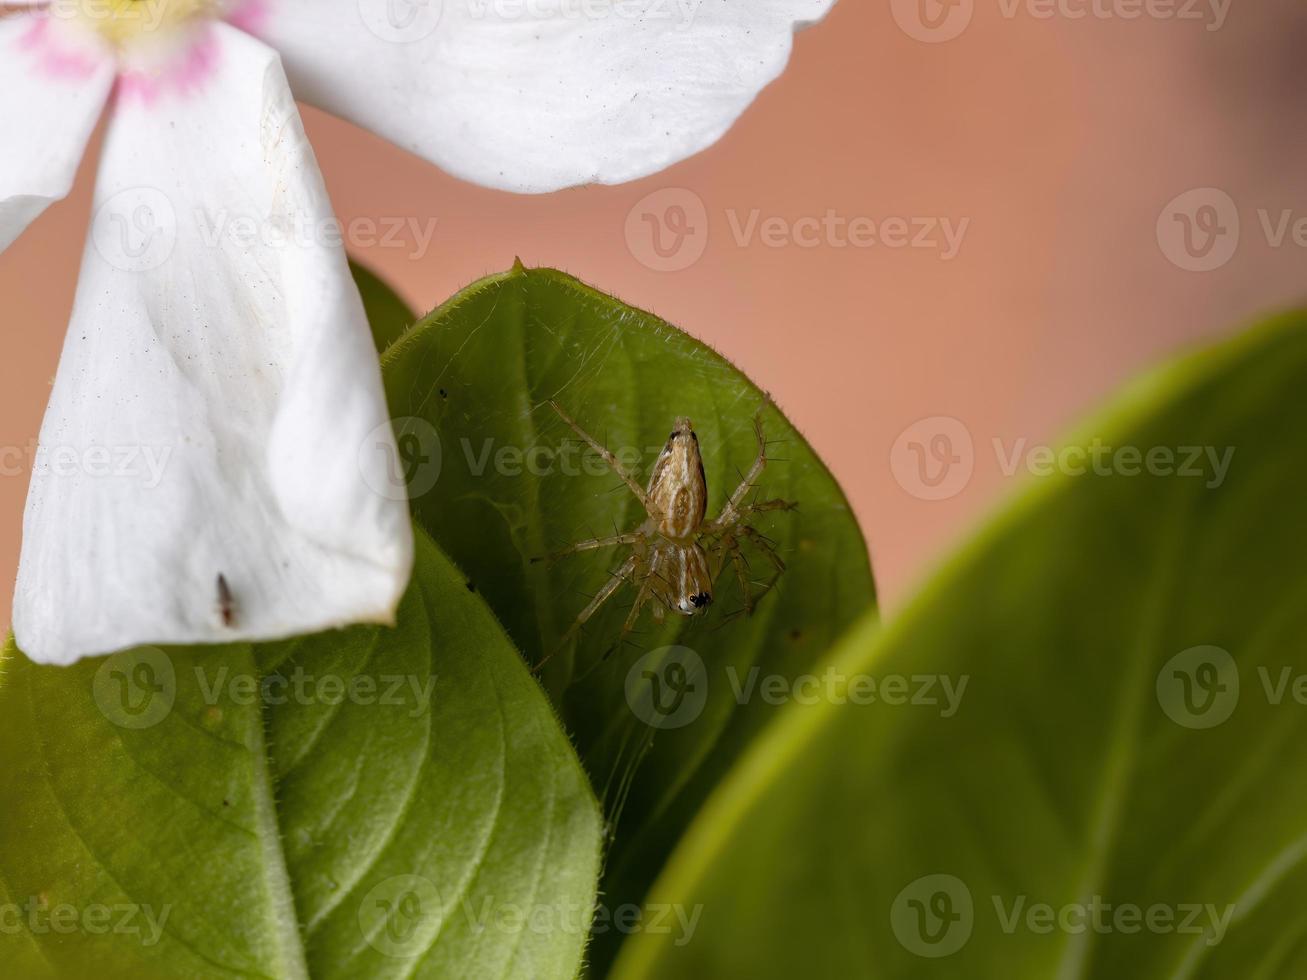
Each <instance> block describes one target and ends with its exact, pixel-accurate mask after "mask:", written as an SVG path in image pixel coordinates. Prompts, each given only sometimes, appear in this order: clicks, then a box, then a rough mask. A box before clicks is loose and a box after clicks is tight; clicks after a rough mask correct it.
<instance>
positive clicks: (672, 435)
mask: <svg viewBox="0 0 1307 980" xmlns="http://www.w3.org/2000/svg"><path fill="white" fill-rule="evenodd" d="M675 438H676V430H675V429H673V430H672V434H671V435H670V436H668V437H667V441H668V442H671V441H672V440H673V439H675Z"/></svg>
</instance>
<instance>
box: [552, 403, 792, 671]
mask: <svg viewBox="0 0 1307 980" xmlns="http://www.w3.org/2000/svg"><path fill="white" fill-rule="evenodd" d="M764 404H765V403H764ZM549 407H550V408H552V409H553V410H554V411H555V412H557V413H558V416H559V417H560V418H561V419H562V420H563V421H564V422H566V423H567V425H568V426H569V427H571V429H572V430H573V431H574V432H575V433H576V434H577V435H578V436H580V437H581V439H582V440H584V442H585V443H586V444H587V445H588V446H589V447H590V448H591V449H593V450H594V451H595V452H596V453H598V454H599V456H600V457H601V458H602V459H603V460H604V462H605V463H606V464H607V465H608V467H609V468H610V469H611V470H612V471H613V472H614V473H616V474H617V475H618V476H619V477H621V479H622V482H623V483H625V484H626V485H627V487H629V488H630V490H631V493H633V494H635V497H636V499H637V500H639V501H640V504H641V506H643V507H644V510H645V514H646V515H647V516H646V518H645V520H644V521H643V522H642V523H641V524H640V526H639V527H637V528H636V529H635V530H633V531H628V532H626V533H625V534H615V535H613V536H611V537H607V538H591V539H590V540H588V541H580V542H577V543H576V544H574V545H572V546H570V547H568V548H564V549H563V550H562V551H556V552H554V553H553V554H551V555H546V556H544V558H543V559H540V558H534V559H532V561H540V560H544V561H553V560H555V559H558V558H563V557H565V556H567V555H574V554H577V553H579V552H582V551H593V550H595V549H598V548H609V547H615V546H617V545H628V546H630V549H631V553H630V555H628V556H627V558H626V560H625V561H623V562H622V564H621V565H620V566H619V567H618V568H617V569H616V570H615V571H613V572H611V573H610V575H609V578H608V581H607V582H605V583H604V585H603V587H602V588H601V589H600V590H599V591H598V593H596V595H595V596H594V598H593V599H591V600H590V602H589V604H588V605H587V606H586V607H585V608H584V609H582V610H581V612H580V613H579V614H578V615H577V617H576V621H575V622H574V623H573V624H572V626H571V628H569V629H568V631H567V632H566V633H565V634H564V635H563V638H562V640H561V641H560V642H559V646H558V649H561V648H562V647H564V646H566V645H567V643H568V642H569V641H570V640H571V639H572V638H573V637H575V635H576V633H577V632H578V631H579V630H580V629H581V627H582V626H584V625H585V623H586V622H587V621H588V620H589V619H590V618H591V617H592V616H593V615H594V614H595V613H596V612H597V611H598V610H599V607H600V606H602V605H603V604H604V603H605V602H607V601H608V600H609V599H610V598H612V596H613V594H614V593H615V592H616V591H617V590H618V589H619V588H620V587H621V586H622V584H623V583H625V582H630V583H631V585H633V586H634V587H635V590H636V594H635V604H634V605H633V606H632V607H631V611H630V613H629V614H628V615H627V617H626V622H625V623H624V624H623V626H622V632H621V634H620V635H619V636H618V638H617V641H616V642H615V643H614V644H613V645H612V646H611V647H610V648H609V649H608V651H607V653H605V655H604V656H605V657H607V656H608V655H609V654H611V653H612V651H613V650H614V649H616V648H617V647H618V646H619V645H620V644H621V643H622V641H623V640H624V639H625V638H626V636H627V634H629V633H630V632H631V630H632V629H634V628H635V624H636V621H637V619H638V618H639V616H640V612H641V610H643V609H644V607H645V606H646V605H652V607H653V618H654V621H655V622H656V623H662V622H663V621H664V618H665V616H666V614H667V612H669V611H670V612H673V613H678V614H680V615H682V616H696V615H699V614H700V613H703V612H704V611H705V610H707V608H708V607H709V606H711V605H712V601H713V583H714V582H715V581H716V580H717V577H718V575H719V574H720V573H721V571H722V569H723V567H724V566H725V564H726V562H727V561H730V563H731V565H732V566H733V567H734V569H735V574H736V576H737V577H738V579H739V582H740V591H741V593H742V594H743V597H744V610H743V612H744V613H745V615H752V613H753V610H754V606H755V605H756V603H757V601H758V600H759V599H761V598H762V597H763V596H764V595H766V594H767V593H768V592H770V591H771V589H772V587H773V586H775V584H776V582H777V580H778V579H779V578H780V576H781V573H783V572H784V571H785V562H784V561H782V560H781V557H780V555H778V554H777V553H776V549H775V548H774V547H773V546H772V543H771V541H769V540H768V539H767V538H766V537H765V536H764V535H763V534H761V533H760V532H759V531H758V530H757V529H756V528H754V527H751V526H750V525H749V524H748V523H747V519H748V518H749V517H752V516H753V515H755V514H761V513H765V512H767V511H776V510H793V509H794V508H796V507H797V506H798V504H796V503H793V502H791V501H788V500H761V501H759V500H754V501H749V502H746V498H747V497H748V496H749V494H750V493H752V492H753V490H754V487H755V486H756V484H757V482H758V478H759V477H760V476H761V475H762V471H763V469H764V468H765V467H766V465H767V441H766V439H765V438H764V437H763V431H762V409H761V408H760V409H759V410H758V413H757V414H756V415H755V416H754V419H753V430H754V433H755V435H756V436H757V439H758V455H757V458H755V459H754V461H753V465H752V466H751V467H750V468H749V472H748V473H747V474H745V476H744V478H743V480H742V481H741V483H740V485H739V486H738V487H736V488H735V492H734V493H733V494H731V496H730V499H728V500H727V501H726V504H725V506H724V507H722V510H721V513H719V514H718V515H717V516H716V517H715V518H713V519H712V520H705V518H706V516H707V511H708V481H707V479H706V478H705V477H704V472H703V457H702V456H701V455H700V453H699V437H698V435H696V434H695V431H694V426H693V425H692V424H691V423H690V420H689V419H688V418H684V417H681V418H678V419H676V422H675V423H674V425H673V427H672V432H671V435H669V436H668V437H667V445H666V446H664V447H663V450H662V452H661V453H659V455H658V459H657V461H656V462H655V463H654V467H653V472H652V473H651V474H650V476H649V485H648V487H647V488H645V487H641V486H640V484H639V483H638V482H637V481H636V479H635V475H634V474H633V473H632V472H631V471H630V470H628V469H627V468H626V467H624V466H623V465H622V464H621V462H620V461H619V460H618V459H617V457H616V456H614V455H613V454H612V453H611V452H609V451H608V449H607V448H606V447H605V446H604V445H602V444H601V443H600V442H598V441H597V440H596V439H595V438H594V437H592V436H591V435H590V434H589V433H588V432H586V431H585V430H584V429H582V428H581V426H580V425H578V424H577V423H576V422H575V421H574V420H573V419H572V417H571V416H570V415H568V414H567V413H566V412H565V411H563V409H562V408H561V407H560V406H559V405H558V403H557V402H554V401H551V402H550V403H549ZM745 541H749V542H750V543H751V544H752V545H753V546H754V547H756V548H757V549H758V550H759V551H760V552H761V553H762V554H763V555H764V556H765V557H766V559H767V560H768V561H769V562H770V563H771V565H772V568H773V574H772V576H771V578H770V579H769V580H768V581H767V582H766V583H764V584H763V586H762V589H761V590H760V591H759V592H758V593H757V594H756V595H755V594H754V592H753V588H752V584H751V583H750V580H749V575H748V563H747V562H746V561H745V558H744V554H743V552H742V550H741V545H742V543H743V542H745ZM555 652H557V651H555ZM552 656H553V654H552V653H551V654H549V655H548V656H546V657H545V659H544V660H542V661H540V663H539V664H537V665H536V669H537V670H539V669H540V668H541V667H543V666H544V665H545V663H546V662H547V661H548V660H549V659H550V657H552Z"/></svg>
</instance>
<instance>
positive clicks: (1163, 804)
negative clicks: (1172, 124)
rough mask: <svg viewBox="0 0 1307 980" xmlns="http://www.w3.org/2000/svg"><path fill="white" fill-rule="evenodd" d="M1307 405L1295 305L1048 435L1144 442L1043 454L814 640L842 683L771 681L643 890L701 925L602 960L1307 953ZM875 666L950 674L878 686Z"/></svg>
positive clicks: (1158, 958) (670, 968)
mask: <svg viewBox="0 0 1307 980" xmlns="http://www.w3.org/2000/svg"><path fill="white" fill-rule="evenodd" d="M1305 431H1307V317H1304V316H1302V315H1298V316H1292V317H1287V318H1283V319H1280V320H1277V321H1275V322H1273V323H1271V324H1269V325H1267V326H1265V327H1262V328H1259V329H1257V330H1255V331H1253V332H1251V333H1249V334H1247V335H1245V336H1242V337H1240V338H1237V339H1235V340H1234V341H1232V342H1229V343H1226V344H1225V345H1223V346H1220V347H1217V348H1215V349H1212V350H1210V351H1206V352H1203V353H1200V354H1197V355H1195V356H1191V357H1189V358H1186V359H1184V360H1182V361H1180V362H1178V363H1177V364H1176V365H1174V366H1172V367H1170V368H1168V369H1166V370H1163V371H1161V372H1160V373H1158V374H1155V375H1152V376H1150V377H1148V378H1146V379H1145V380H1144V381H1142V382H1141V383H1139V384H1137V385H1136V386H1134V387H1133V388H1132V389H1131V390H1130V391H1129V392H1128V393H1127V394H1126V395H1125V396H1124V397H1123V398H1122V399H1121V401H1120V402H1119V403H1118V404H1117V405H1116V407H1115V408H1114V409H1113V411H1112V412H1111V413H1110V414H1109V415H1107V416H1106V417H1104V418H1102V419H1100V420H1099V421H1097V422H1095V423H1093V424H1091V425H1089V426H1087V427H1086V428H1085V429H1084V431H1083V432H1082V434H1081V435H1080V436H1079V437H1078V438H1076V439H1073V440H1072V441H1071V442H1069V443H1068V444H1067V445H1068V446H1072V447H1074V446H1079V447H1081V448H1082V449H1083V450H1085V451H1086V452H1089V451H1092V449H1093V448H1094V447H1095V446H1096V445H1097V446H1099V447H1107V452H1110V453H1115V451H1116V450H1124V449H1127V448H1129V447H1133V450H1137V451H1138V453H1137V455H1136V454H1135V452H1134V451H1133V450H1132V451H1130V452H1128V453H1126V454H1123V455H1121V456H1119V457H1118V456H1116V455H1106V454H1104V453H1103V452H1100V456H1099V458H1100V460H1107V462H1104V463H1102V464H1101V465H1100V469H1102V470H1103V471H1104V472H1101V473H1096V472H1093V471H1092V469H1091V471H1090V472H1087V473H1085V474H1083V475H1071V474H1065V473H1064V474H1063V475H1057V476H1052V477H1048V478H1041V479H1040V480H1039V481H1038V482H1037V483H1036V484H1035V485H1033V486H1031V487H1030V488H1029V489H1028V490H1027V491H1026V492H1025V493H1024V495H1023V496H1021V497H1020V498H1019V499H1018V500H1017V501H1016V502H1015V503H1014V505H1013V506H1011V507H1009V508H1008V509H1007V510H1006V511H1005V512H1004V513H1003V514H1002V515H1001V516H999V517H998V519H997V520H995V521H994V522H993V523H991V524H990V525H989V526H988V527H987V528H986V529H985V530H984V531H983V532H982V533H981V534H980V535H979V537H978V538H977V539H976V540H975V541H974V542H972V543H971V544H970V545H969V546H968V547H966V548H965V549H964V550H963V551H962V553H961V554H960V555H958V556H957V557H956V558H955V559H954V560H952V561H951V562H950V564H949V565H948V566H947V567H945V568H944V569H943V570H942V572H941V573H940V574H939V575H938V576H937V577H936V578H935V579H934V580H933V581H932V582H931V583H930V584H929V585H928V587H927V588H926V589H925V591H924V592H923V593H921V594H920V595H919V597H918V598H917V599H916V601H915V602H914V603H913V604H912V606H911V607H910V608H909V609H907V610H905V611H904V612H903V613H902V614H901V615H900V616H898V617H897V618H896V619H894V620H893V621H892V622H890V623H889V624H888V625H887V626H886V627H885V628H884V629H880V628H878V627H877V626H876V625H875V624H874V623H871V622H866V623H864V624H863V625H862V626H860V627H859V628H857V629H856V630H854V631H853V633H852V634H851V635H850V636H849V638H848V639H847V640H846V641H845V642H844V643H843V644H842V645H841V646H840V647H839V648H838V649H837V650H836V651H835V652H834V653H833V654H832V655H831V657H830V658H829V660H828V662H827V663H826V664H823V665H822V668H821V671H822V673H824V672H825V670H826V669H827V668H829V669H831V670H832V671H834V672H835V675H836V677H837V678H839V679H840V683H841V684H843V685H847V686H836V687H834V688H832V689H831V692H830V693H828V695H827V696H826V697H824V698H822V699H821V701H820V702H819V703H818V704H815V705H811V706H804V705H801V704H792V705H790V706H789V707H788V708H787V709H786V711H785V713H784V715H783V716H782V717H780V718H779V719H778V720H777V722H776V724H775V725H774V726H773V727H771V728H770V729H769V730H768V731H767V733H766V735H765V736H764V737H763V738H761V739H759V740H758V741H757V742H756V743H755V744H754V745H753V746H752V747H751V748H750V750H749V753H748V755H747V756H746V758H745V759H744V760H743V761H742V762H741V764H740V765H739V766H738V767H737V768H736V770H735V771H734V772H733V773H732V774H731V776H730V778H729V779H728V780H727V781H725V782H724V783H723V785H722V786H721V788H720V789H719V791H718V793H717V794H716V795H715V796H714V797H713V799H712V800H711V801H710V803H709V804H708V805H707V806H706V808H705V809H704V810H703V811H702V813H701V814H700V815H699V817H698V818H697V820H696V822H695V824H694V826H693V827H692V828H691V830H690V831H689V833H688V834H687V835H686V837H685V839H684V841H683V843H682V845H681V847H680V848H679V849H678V851H677V853H676V856H675V857H674V858H673V859H672V861H671V862H670V864H669V865H668V867H667V869H666V870H665V872H664V873H663V875H662V877H661V878H660V880H659V882H658V884H657V885H656V887H655V888H654V890H653V893H652V896H651V898H652V900H654V901H661V902H668V903H677V904H680V905H683V906H685V907H687V908H691V909H693V908H701V913H702V914H701V916H700V919H699V921H698V926H697V931H696V932H695V934H694V936H693V939H692V940H691V941H689V942H682V943H680V944H678V942H677V941H676V940H677V939H678V937H677V936H675V935H672V936H664V935H654V934H651V933H643V934H639V935H635V936H633V937H632V938H631V939H630V940H629V942H628V944H627V945H626V947H625V948H624V950H623V953H622V958H621V961H620V963H619V965H618V968H617V970H616V972H615V975H616V976H617V977H620V978H622V980H635V978H648V977H686V976H701V977H711V976H747V977H754V978H759V977H793V976H861V977H913V978H929V977H941V978H943V977H950V978H956V977H966V978H969V980H986V978H994V980H1021V978H1031V980H1034V978H1039V980H1043V978H1048V977H1059V978H1088V977H1094V978H1099V977H1101V978H1104V980H1130V978H1140V980H1144V978H1147V980H1153V978H1158V977H1173V978H1213V980H1215V978H1230V977H1241V978H1271V977H1297V976H1304V975H1307V933H1305V929H1307V914H1305V913H1304V908H1305V905H1304V903H1305V902H1307V863H1304V861H1303V857H1304V854H1307V849H1305V847H1304V841H1307V782H1304V780H1303V779H1302V778H1301V774H1302V773H1303V772H1304V771H1307V705H1305V704H1304V700H1307V695H1305V693H1304V692H1307V682H1305V681H1304V678H1305V677H1307V644H1305V643H1304V640H1303V637H1304V635H1307V602H1304V597H1305V596H1307V570H1305V568H1307V566H1304V562H1303V555H1304V554H1307V507H1304V505H1303V479H1304V475H1303V465H1304V464H1303V455H1302V453H1301V451H1300V447H1301V445H1302V438H1303V435H1302V434H1303V432H1305ZM1096 440H1097V442H1096ZM1190 447H1193V448H1190ZM1168 451H1169V452H1170V454H1171V455H1169V456H1168V455H1167V453H1168ZM1230 451H1233V453H1234V455H1233V456H1232V457H1227V455H1226V454H1227V453H1228V452H1230ZM1150 452H1152V453H1154V454H1155V455H1154V456H1152V457H1151V458H1152V459H1153V463H1152V464H1151V465H1149V464H1147V463H1146V462H1145V461H1147V460H1148V459H1150V456H1149V454H1150ZM1195 452H1196V453H1197V455H1195ZM1209 452H1210V453H1211V454H1212V455H1208V453H1209ZM1064 458H1066V459H1067V460H1068V462H1069V463H1070V464H1071V465H1072V466H1079V465H1080V464H1081V463H1082V462H1084V460H1085V458H1086V457H1082V456H1080V455H1078V454H1077V455H1072V456H1067V457H1064ZM1088 458H1092V457H1088ZM1223 459H1228V461H1229V468H1228V472H1224V471H1223V469H1222V466H1221V463H1220V461H1221V460H1223ZM1168 468H1169V469H1171V470H1172V472H1169V473H1168V472H1166V470H1167V469H1168ZM893 678H907V679H908V682H909V688H908V690H909V693H910V694H915V692H916V691H917V690H918V689H919V684H920V683H923V682H924V681H918V680H915V679H919V678H920V679H928V680H930V681H932V682H933V685H934V686H933V691H934V692H935V693H936V694H939V692H940V691H941V689H942V685H943V682H944V681H945V680H948V681H949V682H950V683H951V684H952V686H953V688H954V690H958V689H960V688H961V685H962V683H963V682H964V681H965V682H966V687H965V691H964V692H963V694H962V697H961V699H960V700H959V701H958V702H957V704H956V711H955V712H953V713H951V714H949V713H948V712H947V709H946V708H944V707H942V706H941V705H940V704H919V703H912V702H911V701H909V702H908V703H904V704H894V703H886V701H885V700H884V699H883V698H882V699H880V700H877V701H875V702H874V703H867V702H866V698H865V692H866V690H867V688H866V686H865V684H866V680H867V679H872V680H874V681H876V682H877V684H878V685H880V686H879V687H878V690H879V691H880V692H881V693H882V694H884V693H885V691H886V688H885V687H884V685H885V684H886V682H887V681H891V680H892V679H893ZM857 684H862V685H863V687H862V688H861V690H862V691H863V695H862V696H861V697H860V701H861V702H862V703H854V702H852V701H845V703H836V702H837V697H838V696H841V695H843V694H851V693H852V692H853V691H854V690H858V688H856V687H855V686H854V685H857Z"/></svg>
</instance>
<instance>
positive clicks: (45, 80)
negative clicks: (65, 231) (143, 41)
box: [0, 15, 114, 251]
mask: <svg viewBox="0 0 1307 980" xmlns="http://www.w3.org/2000/svg"><path fill="white" fill-rule="evenodd" d="M59 28H60V25H59V24H57V23H56V22H54V21H52V20H51V19H50V18H48V17H46V16H44V15H38V16H28V15H22V16H14V17H6V18H5V19H4V20H0V134H3V135H0V146H2V147H3V148H2V149H0V251H4V250H5V249H6V248H8V247H9V245H10V244H12V242H13V240H14V239H15V238H17V237H18V236H19V234H20V233H21V232H22V230H23V229H24V228H26V227H27V226H28V225H29V224H30V223H31V222H32V220H33V219H34V218H36V216H37V215H39V214H40V213H41V212H42V211H44V210H45V209H46V207H48V206H49V205H50V204H51V203H52V202H54V201H57V200H59V199H60V198H62V197H64V196H66V195H67V194H68V191H69V189H70V188H71V187H72V186H73V178H74V177H75V176H76V174H77V165H78V163H79V162H80V161H81V158H82V153H83V151H84V150H85V149H86V141H87V140H88V139H90V137H91V132H92V131H93V130H94V129H95V124H96V122H97V120H98V119H99V118H100V112H101V110H102V109H103V108H104V102H105V99H106V98H107V97H108V95H109V89H110V88H112V86H113V75H114V64H113V59H112V58H110V57H109V56H108V54H107V52H105V51H103V50H101V49H98V48H96V47H88V46H86V45H84V44H82V45H78V44H76V42H75V41H73V39H71V38H65V37H64V36H63V32H62V31H60V29H59Z"/></svg>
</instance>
